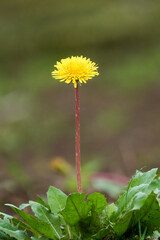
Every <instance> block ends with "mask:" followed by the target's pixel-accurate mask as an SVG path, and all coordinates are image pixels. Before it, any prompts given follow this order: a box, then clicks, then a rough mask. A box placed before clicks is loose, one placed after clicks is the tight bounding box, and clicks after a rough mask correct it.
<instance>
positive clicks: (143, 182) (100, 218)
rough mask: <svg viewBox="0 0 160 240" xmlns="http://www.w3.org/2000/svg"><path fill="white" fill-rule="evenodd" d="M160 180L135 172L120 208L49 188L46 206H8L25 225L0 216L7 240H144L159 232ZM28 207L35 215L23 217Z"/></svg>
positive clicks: (95, 198)
mask: <svg viewBox="0 0 160 240" xmlns="http://www.w3.org/2000/svg"><path fill="white" fill-rule="evenodd" d="M159 196H160V177H158V176H157V169H152V170H150V171H148V172H145V173H142V172H141V171H137V172H136V174H135V175H134V176H133V178H132V179H131V181H130V182H129V184H128V186H127V187H126V190H125V191H124V193H123V194H122V195H121V196H120V197H119V199H118V201H117V202H116V204H114V203H111V204H107V202H106V199H105V196H104V195H102V194H100V193H93V194H90V195H89V196H87V195H86V194H84V193H72V194H70V195H69V196H67V195H66V194H64V193H63V192H62V191H60V190H59V189H56V188H54V187H50V188H49V190H48V193H47V200H48V203H45V202H44V201H43V200H42V199H41V198H38V200H37V201H36V202H35V201H29V203H28V204H22V205H21V206H20V207H19V208H18V207H16V206H14V205H11V204H7V205H8V206H10V207H11V208H12V209H13V210H14V211H15V212H16V213H17V215H19V216H20V217H21V218H22V220H23V221H21V220H19V219H16V218H14V217H12V216H10V215H7V214H4V213H0V216H1V218H0V239H4V240H8V239H9V240H15V239H17V240H22V239H25V240H29V239H30V240H50V239H54V240H56V239H63V240H68V239H70V240H78V239H79V240H80V239H83V240H94V239H97V240H107V239H108V240H124V239H126V240H146V239H153V238H154V239H156V237H159V235H160V234H159V231H160V200H159ZM26 207H30V208H31V210H32V212H33V214H34V215H35V217H34V216H33V215H30V214H28V213H26V212H24V210H23V209H24V208H26Z"/></svg>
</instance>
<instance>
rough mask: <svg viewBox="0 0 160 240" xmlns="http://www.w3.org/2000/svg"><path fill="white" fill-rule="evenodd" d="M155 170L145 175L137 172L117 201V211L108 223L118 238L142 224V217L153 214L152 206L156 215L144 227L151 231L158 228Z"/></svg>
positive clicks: (157, 182) (157, 184)
mask: <svg viewBox="0 0 160 240" xmlns="http://www.w3.org/2000/svg"><path fill="white" fill-rule="evenodd" d="M156 172H157V169H152V170H150V171H148V172H146V173H142V172H140V171H137V172H136V174H135V176H134V177H133V178H132V179H131V181H130V183H129V186H128V188H127V190H126V191H125V192H124V194H123V195H122V196H121V197H120V198H119V200H118V201H117V210H116V211H114V212H113V213H112V214H111V215H110V221H111V222H112V227H113V229H114V231H115V233H116V234H117V235H119V236H121V235H123V234H124V233H125V232H127V231H129V229H133V227H134V226H135V225H136V224H138V222H139V221H141V225H142V223H143V222H144V216H146V214H151V213H152V212H154V209H155V207H154V205H153V204H155V206H156V209H157V211H158V215H156V212H154V216H156V217H155V220H154V217H153V219H152V220H151V222H152V223H150V221H149V219H148V223H147V221H145V226H147V225H148V228H147V232H149V229H150V230H151V231H152V230H154V227H156V226H157V227H159V217H158V216H159V215H160V209H159V207H158V205H156V204H158V202H157V200H156V196H157V194H159V193H160V187H159V186H160V185H159V183H160V180H159V179H155V178H156V176H157V175H156Z"/></svg>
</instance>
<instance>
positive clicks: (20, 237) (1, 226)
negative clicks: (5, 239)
mask: <svg viewBox="0 0 160 240" xmlns="http://www.w3.org/2000/svg"><path fill="white" fill-rule="evenodd" d="M0 231H2V232H3V233H5V234H7V235H8V236H9V237H11V238H15V239H17V240H24V239H26V240H30V237H29V236H28V235H27V233H26V232H25V231H21V230H18V226H15V225H13V224H12V223H11V222H10V221H9V219H7V218H6V217H5V218H4V219H0Z"/></svg>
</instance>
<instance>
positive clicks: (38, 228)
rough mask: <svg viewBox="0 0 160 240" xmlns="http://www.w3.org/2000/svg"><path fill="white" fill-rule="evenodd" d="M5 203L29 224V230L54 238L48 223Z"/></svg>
mask: <svg viewBox="0 0 160 240" xmlns="http://www.w3.org/2000/svg"><path fill="white" fill-rule="evenodd" d="M6 205H7V206H9V207H11V208H12V209H13V210H14V211H15V212H16V213H17V214H18V215H19V216H20V217H21V218H22V219H23V220H24V221H25V222H26V223H27V224H28V225H29V226H30V231H31V232H33V233H40V234H42V235H44V236H46V237H48V238H51V239H56V237H55V234H54V232H53V229H52V227H51V226H50V225H49V224H48V223H46V222H44V221H40V220H39V219H37V218H35V217H33V216H32V215H30V214H28V213H26V212H23V211H22V210H21V209H19V208H18V207H16V206H14V205H12V204H6Z"/></svg>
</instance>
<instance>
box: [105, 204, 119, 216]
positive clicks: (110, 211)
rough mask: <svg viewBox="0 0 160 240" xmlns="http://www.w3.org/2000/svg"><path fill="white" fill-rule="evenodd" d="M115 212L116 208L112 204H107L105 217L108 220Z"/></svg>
mask: <svg viewBox="0 0 160 240" xmlns="http://www.w3.org/2000/svg"><path fill="white" fill-rule="evenodd" d="M116 210H117V207H116V205H115V204H114V203H111V204H109V205H108V206H107V208H106V214H107V217H108V218H110V217H111V216H112V214H114V213H115V211H116Z"/></svg>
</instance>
